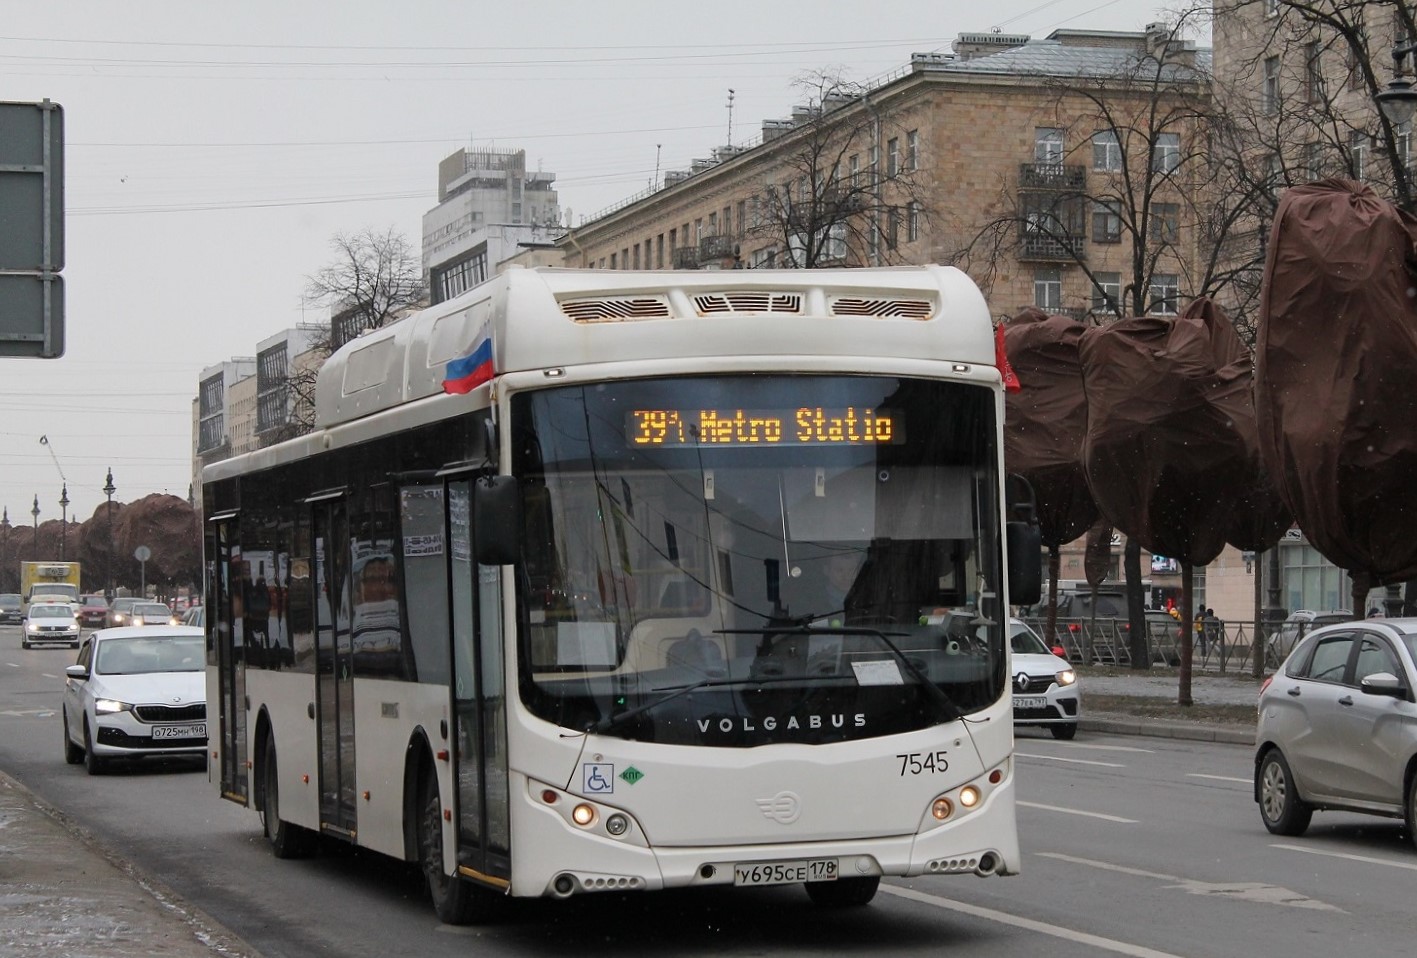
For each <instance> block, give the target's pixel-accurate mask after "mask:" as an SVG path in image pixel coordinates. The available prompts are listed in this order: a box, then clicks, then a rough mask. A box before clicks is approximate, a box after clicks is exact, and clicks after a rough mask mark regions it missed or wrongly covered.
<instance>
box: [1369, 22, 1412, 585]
mask: <svg viewBox="0 0 1417 958" xmlns="http://www.w3.org/2000/svg"><path fill="white" fill-rule="evenodd" d="M1413 54H1417V40H1399V41H1398V42H1397V43H1396V44H1394V45H1393V48H1392V73H1393V76H1392V79H1391V80H1389V81H1388V84H1387V86H1386V87H1384V88H1383V89H1381V90H1379V91H1378V92H1377V93H1376V94H1374V96H1373V100H1374V101H1375V102H1376V103H1377V105H1378V109H1380V110H1382V112H1383V116H1385V117H1386V118H1387V121H1388V123H1389V124H1391V125H1392V126H1393V127H1401V128H1404V129H1409V128H1410V125H1411V123H1412V116H1413V114H1414V113H1417V84H1414V83H1413V82H1412V80H1411V79H1409V78H1408V77H1407V71H1406V66H1407V58H1408V57H1409V56H1412V55H1413ZM1393 175H1394V176H1395V177H1396V181H1397V199H1398V205H1399V206H1401V207H1402V208H1403V209H1405V210H1411V209H1412V181H1411V179H1410V178H1409V176H1408V172H1407V169H1406V167H1405V166H1404V165H1403V164H1401V163H1394V164H1393ZM1354 611H1358V610H1354Z"/></svg>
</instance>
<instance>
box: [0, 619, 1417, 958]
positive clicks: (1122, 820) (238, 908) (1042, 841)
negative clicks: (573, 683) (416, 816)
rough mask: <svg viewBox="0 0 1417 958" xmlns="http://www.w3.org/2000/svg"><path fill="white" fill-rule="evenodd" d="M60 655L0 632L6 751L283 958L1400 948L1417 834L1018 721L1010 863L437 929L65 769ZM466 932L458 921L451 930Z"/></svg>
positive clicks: (163, 791)
mask: <svg viewBox="0 0 1417 958" xmlns="http://www.w3.org/2000/svg"><path fill="white" fill-rule="evenodd" d="M72 660H73V653H72V652H70V651H68V650H53V651H50V650H33V651H30V652H21V651H20V649H19V641H18V634H17V633H16V632H15V630H14V629H13V628H11V627H0V768H3V769H4V770H5V771H7V772H9V773H10V774H11V775H13V776H14V777H16V778H17V779H19V780H21V781H22V782H23V783H24V784H25V785H26V786H28V787H29V788H30V789H32V790H33V791H35V792H36V793H38V794H39V795H40V796H41V797H42V798H44V799H45V800H46V801H48V802H50V803H52V804H54V805H56V806H58V807H60V808H61V809H63V810H64V811H65V812H66V813H68V814H69V815H71V816H72V817H73V818H74V819H76V820H77V821H78V822H80V823H81V824H82V825H84V826H85V827H87V828H88V829H90V830H91V831H93V832H94V833H95V834H97V835H98V836H99V837H100V839H101V840H102V841H104V842H105V843H107V844H108V845H109V846H110V847H112V848H114V849H116V850H117V851H118V852H119V853H120V854H122V855H123V856H125V857H127V858H128V859H130V860H132V861H133V862H134V863H135V864H136V865H137V866H138V867H139V868H140V869H141V870H143V871H145V872H147V873H149V874H152V875H154V876H155V877H157V878H158V879H159V880H161V881H162V882H163V883H165V884H166V885H167V886H169V887H170V888H172V889H173V890H175V891H176V892H178V893H179V894H181V895H183V896H185V897H187V898H188V899H190V900H191V901H192V902H193V903H195V904H196V905H197V906H198V907H200V908H202V909H203V910H204V911H206V912H207V913H208V914H209V915H211V916H213V917H214V918H216V919H217V920H218V921H220V922H222V923H223V924H225V925H226V926H227V927H229V928H230V929H232V930H233V931H234V932H235V933H236V934H238V935H239V936H241V937H242V938H244V939H245V940H246V941H248V942H250V943H251V944H252V945H254V946H255V947H256V948H258V949H259V950H260V951H262V952H263V953H264V954H265V955H267V956H270V958H276V956H292V958H293V956H308V955H339V956H371V958H372V956H378V958H384V956H387V955H389V954H418V955H421V956H441V955H460V956H461V955H465V954H467V953H468V951H469V950H470V949H472V948H476V949H478V950H479V952H480V953H482V954H488V955H530V954H543V953H547V952H551V951H555V952H557V953H569V954H573V955H577V956H600V955H605V956H610V955H615V956H617V958H618V956H623V955H625V954H628V953H633V954H636V955H719V954H723V953H725V952H730V951H731V952H735V953H743V954H768V955H777V954H791V955H817V954H820V955H828V954H830V955H833V956H840V955H843V954H845V955H851V954H859V955H922V956H923V955H930V956H932V958H934V956H938V954H939V953H940V951H941V949H956V950H963V949H967V950H968V953H969V954H970V955H971V958H974V956H985V958H994V956H998V958H1003V956H1017V955H1026V954H1033V953H1038V954H1048V955H1050V956H1058V958H1074V956H1076V958H1081V956H1095V955H1098V954H1108V953H1110V954H1121V955H1130V956H1138V958H1163V956H1167V955H1185V956H1197V958H1199V956H1217V958H1219V956H1224V958H1231V956H1234V955H1243V954H1255V955H1286V956H1306V955H1315V956H1318V955H1331V954H1335V953H1341V954H1363V955H1367V954H1405V953H1406V952H1407V951H1409V950H1410V944H1411V927H1412V917H1411V916H1412V907H1411V888H1412V887H1413V881H1414V878H1417V876H1414V872H1417V851H1414V849H1413V847H1412V845H1411V844H1410V843H1409V842H1408V841H1407V839H1406V836H1405V835H1404V833H1403V830H1402V826H1401V825H1400V823H1398V822H1395V821H1392V822H1390V821H1386V820H1382V819H1367V818H1363V817H1360V816H1349V815H1337V814H1325V813H1320V814H1319V815H1317V816H1316V817H1315V823H1314V826H1313V827H1312V828H1311V829H1310V832H1309V834H1308V835H1306V836H1304V837H1303V838H1299V839H1279V838H1276V837H1275V836H1271V835H1270V834H1269V833H1268V832H1266V831H1265V830H1264V828H1263V827H1262V826H1261V824H1260V821H1259V814H1258V812H1257V810H1256V808H1255V806H1254V803H1253V802H1252V801H1251V798H1250V785H1249V781H1250V774H1251V757H1250V750H1249V749H1248V748H1245V747H1242V746H1233V745H1217V744H1212V743H1201V742H1185V741H1176V740H1169V739H1148V738H1134V737H1103V736H1089V735H1087V734H1086V733H1084V734H1082V735H1080V736H1079V738H1078V739H1077V740H1076V741H1073V742H1057V741H1054V740H1053V739H1052V738H1051V737H1050V736H1048V734H1047V733H1046V732H1042V733H1037V732H1032V731H1026V732H1022V733H1020V738H1019V742H1018V765H1019V779H1020V798H1021V803H1022V804H1021V807H1020V809H1019V825H1020V831H1021V835H1022V840H1023V845H1024V853H1025V854H1024V868H1025V873H1024V874H1023V875H1021V876H1019V877H1016V878H1007V879H977V878H948V879H946V878H934V879H921V880H915V881H910V882H905V881H895V880H892V881H889V882H887V883H885V884H884V885H883V886H882V890H881V894H879V895H878V896H877V898H876V901H875V902H874V903H873V904H872V905H871V907H869V908H867V909H863V910H857V911H853V912H839V913H831V912H824V911H820V910H818V909H816V908H814V907H813V906H812V905H811V904H810V903H809V902H808V901H807V898H806V896H805V894H803V893H802V891H801V890H800V889H798V888H792V887H789V888H781V889H768V890H761V891H753V892H736V893H735V892H731V891H725V892H721V893H702V892H701V893H692V894H690V893H662V894H650V895H638V896H610V895H605V896H587V897H584V898H581V899H575V900H572V901H569V902H547V901H520V902H514V903H511V907H509V908H508V910H507V914H506V916H505V917H504V918H503V919H502V920H501V921H499V922H497V923H495V924H491V925H488V926H484V927H479V928H451V927H447V926H443V925H440V924H439V923H438V921H437V920H436V918H435V917H434V916H433V914H432V911H431V909H430V907H429V906H428V904H427V903H426V900H425V897H424V893H423V889H422V887H421V885H420V884H419V882H418V879H417V876H416V875H415V874H414V873H413V872H412V870H411V869H409V868H407V867H404V866H402V865H400V864H398V863H394V862H391V861H390V860H389V859H385V858H382V857H380V856H377V855H371V854H367V853H357V852H354V851H352V850H349V849H340V848H339V847H338V846H335V847H333V848H332V849H329V850H326V851H325V852H323V853H322V854H321V855H320V856H319V857H317V858H315V859H312V860H308V861H302V862H277V861H275V860H274V859H273V858H272V857H271V856H270V854H269V852H268V851H267V849H266V847H265V845H264V843H263V842H262V840H261V837H260V831H259V824H258V821H257V818H256V816H255V814H254V813H251V812H248V811H246V810H244V809H241V808H238V807H237V806H235V805H232V804H230V803H228V802H224V801H222V800H221V799H219V798H218V797H217V793H216V788H215V787H214V786H213V785H211V784H210V783H209V782H208V780H207V774H206V773H205V772H204V771H200V770H197V769H196V768H194V767H193V766H191V765H186V766H184V765H180V764H160V765H159V764H154V765H141V766H135V767H132V768H131V769H129V770H125V771H119V772H118V773H116V774H112V775H106V776H102V777H99V778H90V777H88V776H87V775H86V774H85V773H84V771H83V769H82V767H81V766H68V765H65V764H64V762H63V758H62V754H61V751H60V744H61V738H60V727H59V716H58V714H57V708H58V705H59V701H60V698H59V689H60V687H61V683H62V680H61V679H60V678H59V676H60V675H61V674H62V670H63V667H64V665H66V664H68V663H69V662H71V661H72ZM467 939H473V940H472V941H468V940H467Z"/></svg>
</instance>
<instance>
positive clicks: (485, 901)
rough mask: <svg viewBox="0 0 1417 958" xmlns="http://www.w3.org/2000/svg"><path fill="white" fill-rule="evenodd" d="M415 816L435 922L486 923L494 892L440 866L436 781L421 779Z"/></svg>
mask: <svg viewBox="0 0 1417 958" xmlns="http://www.w3.org/2000/svg"><path fill="white" fill-rule="evenodd" d="M421 794H422V798H421V800H420V801H419V805H418V808H419V814H418V863H419V866H420V867H421V868H422V869H423V877H424V879H425V880H426V881H427V884H428V897H429V898H431V899H432V900H433V911H434V912H435V913H437V915H438V920H439V921H441V922H443V923H444V924H447V925H470V924H474V923H479V922H483V921H486V920H487V919H488V918H489V917H490V916H491V914H492V909H493V906H494V904H495V901H494V898H493V893H492V892H491V891H490V890H489V889H486V888H482V887H480V886H478V885H475V884H473V883H472V882H470V881H468V880H467V879H466V878H463V877H461V876H459V875H449V874H447V871H446V869H445V867H444V863H443V802H442V799H441V798H439V796H438V779H437V778H436V777H434V775H433V774H432V773H431V772H430V773H428V774H427V775H425V776H424V777H423V785H422V792H421Z"/></svg>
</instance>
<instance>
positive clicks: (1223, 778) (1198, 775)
mask: <svg viewBox="0 0 1417 958" xmlns="http://www.w3.org/2000/svg"><path fill="white" fill-rule="evenodd" d="M1186 777H1187V778H1210V779H1214V780H1215V781H1217V782H1239V783H1240V784H1241V785H1253V784H1254V779H1252V778H1235V777H1234V776H1233V775H1202V774H1201V773H1200V772H1190V773H1189V774H1187V775H1186Z"/></svg>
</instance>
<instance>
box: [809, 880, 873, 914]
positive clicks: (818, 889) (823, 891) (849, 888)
mask: <svg viewBox="0 0 1417 958" xmlns="http://www.w3.org/2000/svg"><path fill="white" fill-rule="evenodd" d="M880 886H881V879H880V877H879V876H877V875H872V876H870V877H868V878H838V879H837V880H836V881H809V882H807V884H806V887H807V897H808V898H810V899H812V903H813V904H816V905H820V906H821V907H823V908H860V907H861V906H862V905H868V904H870V903H871V899H872V898H875V897H876V889H877V888H879V887H880Z"/></svg>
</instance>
